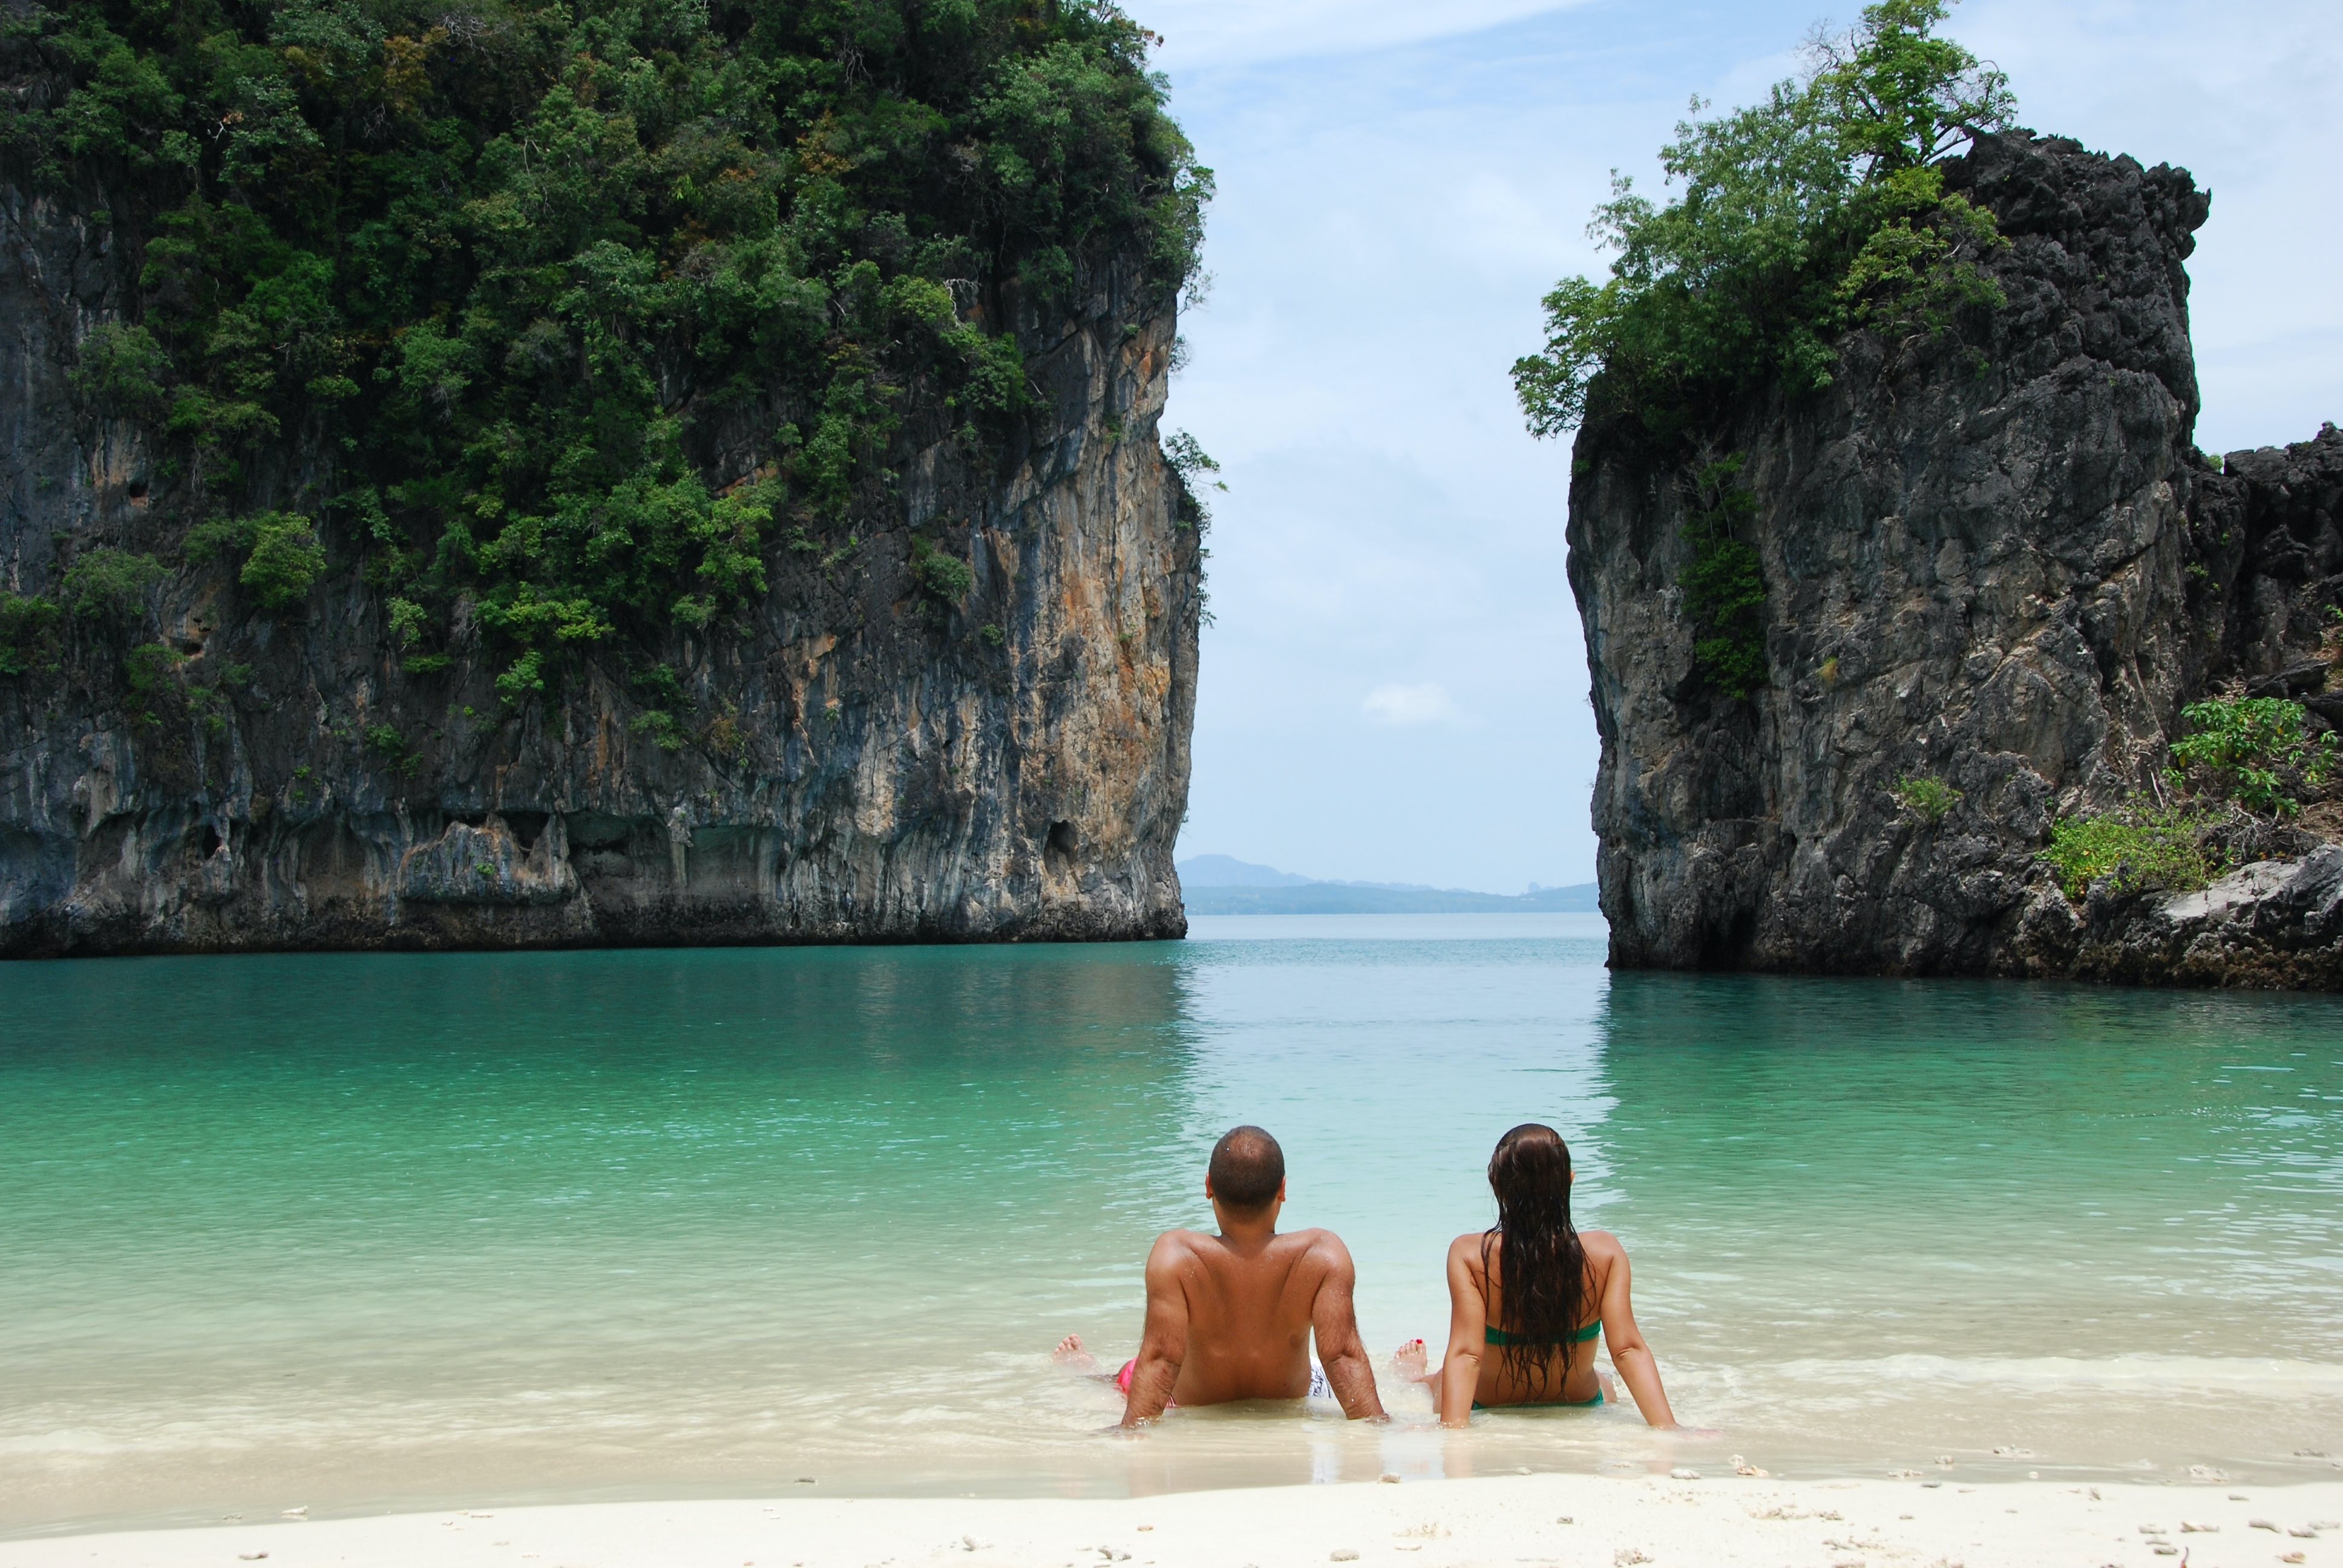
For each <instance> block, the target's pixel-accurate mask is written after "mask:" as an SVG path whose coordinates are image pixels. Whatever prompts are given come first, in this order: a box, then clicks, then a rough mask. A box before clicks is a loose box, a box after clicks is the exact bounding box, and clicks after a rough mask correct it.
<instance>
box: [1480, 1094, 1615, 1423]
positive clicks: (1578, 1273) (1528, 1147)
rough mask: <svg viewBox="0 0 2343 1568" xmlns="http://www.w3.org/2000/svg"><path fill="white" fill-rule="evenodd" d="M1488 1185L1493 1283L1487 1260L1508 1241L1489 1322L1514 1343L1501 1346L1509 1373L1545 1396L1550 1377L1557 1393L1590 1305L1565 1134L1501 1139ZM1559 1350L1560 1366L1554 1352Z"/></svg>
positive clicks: (1534, 1129) (1524, 1131)
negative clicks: (1499, 1311) (1500, 1311)
mask: <svg viewBox="0 0 2343 1568" xmlns="http://www.w3.org/2000/svg"><path fill="white" fill-rule="evenodd" d="M1489 1187H1490V1189H1491V1191H1494V1192H1495V1193H1496V1195H1497V1222H1496V1223H1495V1224H1494V1225H1493V1226H1491V1227H1490V1228H1489V1230H1488V1231H1487V1232H1486V1233H1485V1234H1483V1237H1482V1238H1481V1273H1482V1277H1483V1279H1491V1278H1493V1277H1494V1276H1493V1275H1492V1272H1491V1270H1490V1268H1489V1260H1490V1255H1491V1253H1492V1252H1493V1251H1495V1249H1496V1243H1497V1241H1498V1239H1499V1238H1500V1237H1502V1238H1503V1241H1504V1252H1503V1257H1504V1268H1503V1274H1502V1277H1501V1278H1498V1279H1497V1284H1498V1289H1497V1291H1496V1292H1493V1294H1496V1295H1499V1296H1501V1297H1502V1302H1503V1308H1504V1322H1498V1321H1497V1317H1496V1311H1495V1309H1496V1308H1497V1306H1498V1305H1499V1302H1496V1301H1492V1302H1490V1308H1491V1312H1490V1315H1489V1322H1490V1323H1491V1325H1492V1326H1493V1327H1495V1328H1498V1329H1501V1330H1503V1332H1505V1333H1506V1334H1507V1335H1508V1336H1509V1338H1510V1340H1511V1342H1510V1343H1507V1344H1503V1345H1499V1346H1497V1347H1496V1350H1497V1352H1498V1356H1499V1358H1500V1360H1501V1362H1502V1364H1503V1367H1504V1368H1505V1370H1506V1371H1507V1372H1510V1373H1512V1374H1513V1377H1514V1378H1516V1379H1518V1380H1519V1381H1521V1382H1525V1383H1527V1384H1529V1385H1530V1386H1531V1387H1532V1388H1533V1389H1536V1390H1539V1391H1541V1392H1543V1390H1544V1384H1545V1382H1546V1378H1547V1374H1548V1373H1549V1372H1556V1371H1557V1369H1558V1373H1559V1375H1558V1378H1557V1381H1556V1382H1555V1388H1556V1390H1557V1391H1559V1389H1560V1387H1561V1382H1560V1380H1561V1379H1566V1378H1568V1377H1569V1375H1570V1362H1571V1357H1572V1356H1573V1355H1574V1354H1575V1353H1576V1352H1577V1350H1578V1339H1577V1335H1578V1329H1579V1324H1580V1322H1581V1321H1582V1320H1583V1319H1584V1317H1585V1316H1586V1312H1587V1308H1588V1306H1589V1305H1591V1303H1590V1302H1588V1300H1587V1297H1588V1294H1589V1291H1588V1288H1587V1279H1586V1247H1585V1244H1584V1242H1582V1241H1579V1239H1578V1228H1577V1227H1576V1226H1574V1225H1573V1224H1572V1223H1571V1222H1570V1148H1569V1145H1567V1144H1565V1143H1564V1142H1563V1141H1562V1134H1561V1133H1559V1132H1556V1131H1554V1129H1553V1128H1551V1127H1546V1126H1543V1125H1541V1124H1539V1123H1537V1122H1534V1121H1530V1122H1524V1123H1523V1125H1521V1126H1519V1127H1516V1128H1514V1129H1513V1131H1511V1132H1508V1133H1506V1134H1505V1135H1504V1136H1503V1138H1500V1139H1498V1140H1497V1151H1496V1152H1495V1153H1493V1154H1492V1155H1490V1156H1489ZM1557 1351H1558V1352H1561V1354H1560V1357H1559V1360H1557V1359H1556V1357H1555V1352H1557Z"/></svg>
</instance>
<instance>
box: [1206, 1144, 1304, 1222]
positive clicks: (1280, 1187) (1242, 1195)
mask: <svg viewBox="0 0 2343 1568" xmlns="http://www.w3.org/2000/svg"><path fill="white" fill-rule="evenodd" d="M1204 1196H1206V1197H1207V1198H1210V1199H1211V1200H1212V1206H1213V1207H1214V1208H1216V1209H1219V1210H1220V1211H1222V1212H1223V1213H1225V1214H1227V1215H1228V1216H1229V1217H1230V1218H1231V1219H1234V1220H1258V1219H1260V1218H1261V1217H1262V1215H1263V1214H1267V1213H1271V1212H1272V1211H1274V1210H1275V1209H1276V1207H1277V1205H1279V1204H1280V1203H1282V1202H1283V1201H1285V1151H1284V1150H1282V1149H1280V1148H1279V1147H1278V1146H1277V1140H1276V1139H1274V1138H1272V1137H1271V1136H1270V1135H1269V1134H1268V1133H1266V1132H1263V1131H1262V1130H1261V1129H1260V1128H1258V1127H1232V1128H1231V1129H1230V1130H1229V1131H1227V1132H1226V1133H1224V1134H1223V1135H1222V1138H1221V1141H1219V1142H1218V1143H1215V1144H1213V1145H1212V1164H1211V1165H1209V1166H1207V1167H1206V1168H1205V1171H1204Z"/></svg>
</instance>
